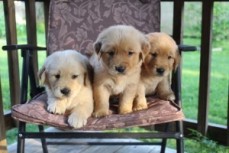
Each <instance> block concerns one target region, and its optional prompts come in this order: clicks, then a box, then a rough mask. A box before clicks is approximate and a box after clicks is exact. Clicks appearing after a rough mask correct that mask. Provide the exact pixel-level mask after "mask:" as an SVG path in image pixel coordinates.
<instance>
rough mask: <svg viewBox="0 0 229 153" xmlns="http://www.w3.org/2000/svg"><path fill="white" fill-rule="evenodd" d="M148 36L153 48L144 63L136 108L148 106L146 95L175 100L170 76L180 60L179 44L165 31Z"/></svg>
mask: <svg viewBox="0 0 229 153" xmlns="http://www.w3.org/2000/svg"><path fill="white" fill-rule="evenodd" d="M147 38H148V40H149V42H150V45H151V48H150V52H148V54H147V55H146V57H145V59H144V62H143V64H142V71H141V81H140V83H139V87H138V93H137V97H136V99H135V105H134V110H140V109H144V108H147V104H146V98H145V95H152V94H156V95H157V96H158V97H159V98H161V99H165V100H171V101H174V100H175V96H174V93H173V91H172V90H171V87H170V79H169V76H170V74H171V72H172V71H173V70H176V68H177V66H178V64H179V62H180V55H179V52H178V46H177V44H176V42H175V41H174V40H173V39H172V38H171V37H170V36H169V35H167V34H165V33H150V34H148V35H147Z"/></svg>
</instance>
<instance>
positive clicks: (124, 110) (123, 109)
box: [119, 105, 132, 114]
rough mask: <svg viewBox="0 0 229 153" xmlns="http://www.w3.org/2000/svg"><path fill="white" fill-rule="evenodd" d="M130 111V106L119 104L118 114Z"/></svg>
mask: <svg viewBox="0 0 229 153" xmlns="http://www.w3.org/2000/svg"><path fill="white" fill-rule="evenodd" d="M131 112H132V107H130V106H127V105H126V106H120V107H119V114H128V113H131Z"/></svg>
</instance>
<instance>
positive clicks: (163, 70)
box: [157, 68, 165, 75]
mask: <svg viewBox="0 0 229 153" xmlns="http://www.w3.org/2000/svg"><path fill="white" fill-rule="evenodd" d="M164 72H165V69H164V68H157V73H158V74H160V75H163V73H164Z"/></svg>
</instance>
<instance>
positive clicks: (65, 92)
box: [60, 88, 70, 96]
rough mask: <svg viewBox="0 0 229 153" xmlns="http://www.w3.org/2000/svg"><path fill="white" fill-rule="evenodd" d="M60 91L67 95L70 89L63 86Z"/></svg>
mask: <svg viewBox="0 0 229 153" xmlns="http://www.w3.org/2000/svg"><path fill="white" fill-rule="evenodd" d="M60 92H61V93H62V94H64V95H66V96H67V95H69V93H70V89H68V88H63V89H61V90H60Z"/></svg>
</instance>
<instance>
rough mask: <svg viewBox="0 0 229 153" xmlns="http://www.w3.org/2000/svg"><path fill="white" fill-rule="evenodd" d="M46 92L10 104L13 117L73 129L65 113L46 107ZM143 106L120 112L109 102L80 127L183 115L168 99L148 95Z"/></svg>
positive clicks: (117, 125) (156, 121) (167, 119)
mask: <svg viewBox="0 0 229 153" xmlns="http://www.w3.org/2000/svg"><path fill="white" fill-rule="evenodd" d="M46 99H47V95H46V94H45V93H42V94H39V95H37V96H36V97H34V98H33V99H32V100H30V101H29V102H28V103H26V104H18V105H15V106H13V107H12V117H13V118H15V119H16V120H20V121H24V122H29V123H36V124H43V125H50V126H54V127H58V128H61V129H72V127H70V126H69V125H68V123H67V115H54V114H51V113H49V112H48V111H47V110H46V105H47V104H46ZM148 106H149V108H148V109H146V110H141V111H136V112H133V113H129V114H125V115H120V114H118V113H117V105H115V104H114V105H112V106H111V110H112V112H113V113H112V114H111V115H109V116H106V117H102V118H94V117H90V118H89V119H88V123H87V125H86V126H84V127H82V128H80V129H79V130H105V129H114V128H124V127H132V126H147V125H153V124H159V123H166V122H171V121H177V120H182V119H184V115H183V112H182V111H181V109H180V108H179V107H178V106H177V105H176V104H174V103H173V102H170V101H164V100H160V99H157V98H152V97H148Z"/></svg>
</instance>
